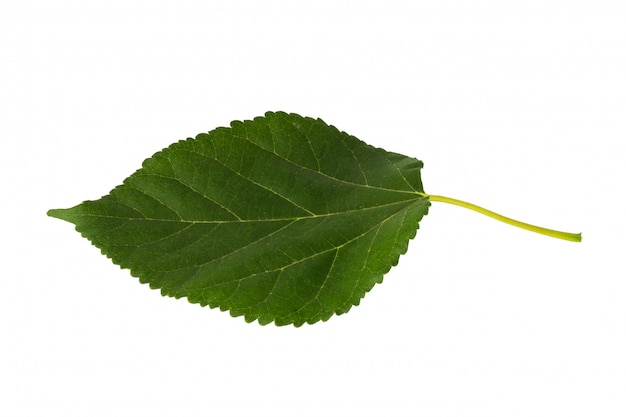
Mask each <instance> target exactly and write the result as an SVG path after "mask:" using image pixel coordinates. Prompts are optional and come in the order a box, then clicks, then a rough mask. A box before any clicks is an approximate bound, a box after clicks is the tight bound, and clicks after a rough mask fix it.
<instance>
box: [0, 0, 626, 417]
mask: <svg viewBox="0 0 626 417" xmlns="http://www.w3.org/2000/svg"><path fill="white" fill-rule="evenodd" d="M624 22H626V3H624V2H623V1H619V0H615V1H609V0H593V1H592V0H579V1H576V0H574V1H572V0H567V1H565V0H563V1H558V0H537V1H532V0H531V1H528V0H520V1H496V0H494V1H445V0H443V1H428V2H427V1H384V2H383V1H376V2H371V1H363V0H361V1H354V2H351V1H350V2H349V1H336V0H335V1H321V0H317V1H315V2H296V1H220V2H217V1H213V2H211V1H198V2H192V1H182V0H177V1H175V2H174V1H172V2H166V1H154V0H153V1H130V0H124V1H117V0H115V1H107V2H89V1H78V0H77V1H61V0H60V1H36V0H35V1H28V0H25V1H24V0H20V1H13V0H8V1H7V0H3V1H2V2H1V3H0V75H1V77H0V137H1V139H2V148H1V149H2V151H1V152H2V158H1V159H2V163H1V164H0V170H1V173H0V174H1V175H0V181H1V184H0V185H1V188H0V191H1V195H2V200H3V203H2V205H1V214H2V237H1V245H2V247H1V251H0V253H1V254H2V255H1V256H2V269H1V270H2V272H1V276H2V278H1V280H0V297H1V301H0V332H1V335H2V342H1V344H0V415H3V416H207V415H209V416H210V415H213V416H222V415H223V416H252V415H254V416H256V415H261V416H265V415H272V416H320V415H323V416H380V415H390V416H413V415H421V416H481V417H482V416H533V417H536V416H566V415H567V416H624V415H626V353H625V352H626V273H625V272H624V266H623V265H624V254H625V250H624V248H625V247H626V243H625V240H624V239H625V236H626V228H625V226H624V220H623V218H624V217H623V216H624V214H623V212H624V205H623V203H624V179H626V178H625V177H626V176H625V175H624V166H625V165H624V160H625V157H626V145H625V142H626V82H625V80H626V76H625V74H626V58H625V56H626V29H625V26H624V24H625V23H624ZM268 110H285V111H289V112H296V113H299V114H302V115H307V116H313V117H321V118H322V119H324V120H325V121H327V122H328V123H331V124H334V125H335V126H337V127H338V128H339V129H341V130H345V131H347V132H349V133H351V134H353V135H355V136H357V137H359V138H360V139H362V140H364V141H366V142H368V143H370V144H372V145H376V146H380V147H384V148H385V149H387V150H390V151H395V152H399V153H403V154H406V155H410V156H415V157H418V158H420V159H422V160H423V161H425V169H424V171H423V179H424V184H425V188H426V191H427V192H430V193H433V194H443V195H448V196H451V197H456V198H461V199H466V200H469V201H472V202H474V203H477V204H480V205H483V206H485V207H488V208H491V209H493V210H495V211H499V212H502V213H503V214H507V215H510V216H511V217H514V218H519V219H520V220H523V221H527V222H531V223H536V224H539V225H543V226H546V227H551V228H556V229H563V230H566V231H571V232H579V231H582V232H583V235H584V240H583V242H582V243H581V244H575V243H569V242H565V241H559V240H556V239H550V238H547V237H543V236H540V235H535V234H531V233H529V232H525V231H522V230H519V229H514V228H511V227H508V226H505V225H503V224H501V223H498V222H495V221H493V220H490V219H488V218H486V217H483V216H480V215H478V214H475V213H473V212H469V211H466V210H463V209H461V208H457V207H452V206H447V205H445V204H441V203H439V204H433V207H432V208H431V211H430V214H429V215H428V216H427V217H426V218H425V219H424V220H423V221H422V226H421V229H420V230H419V231H418V234H417V237H416V238H415V239H414V240H413V241H412V242H411V245H410V247H409V252H408V254H407V255H405V256H403V257H402V258H401V259H400V264H399V266H398V267H396V268H394V269H393V270H392V271H391V272H390V273H389V274H388V275H387V276H386V277H385V282H384V283H383V284H382V285H379V286H376V288H374V290H373V291H372V292H371V293H369V294H368V295H367V296H366V298H365V299H364V300H363V302H362V303H361V306H359V307H356V308H354V309H353V310H352V311H351V312H350V313H349V314H347V315H343V316H340V317H334V318H332V319H331V320H330V321H328V322H326V323H319V324H316V325H313V326H304V327H302V328H298V329H296V328H293V327H275V326H273V325H270V326H265V327H261V326H259V325H258V324H256V323H254V324H246V323H245V322H244V321H243V319H241V318H231V317H230V316H229V315H228V314H227V313H222V312H219V311H217V310H210V309H208V308H207V309H202V308H200V307H198V306H197V305H191V304H189V303H187V302H185V301H184V300H174V299H170V298H163V297H161V296H160V295H159V293H158V291H152V290H150V289H149V288H148V287H147V286H144V285H140V284H139V283H138V282H137V280H136V279H135V278H132V277H130V275H129V273H128V271H125V270H120V269H119V268H118V267H116V266H114V265H113V264H112V263H110V261H109V260H108V259H106V258H105V257H104V256H102V255H100V254H99V251H98V250H97V249H95V248H94V247H92V246H91V245H90V244H89V243H88V241H86V240H85V239H82V238H81V237H80V236H79V235H78V234H77V233H75V232H74V231H73V228H72V226H71V225H70V224H68V223H64V222H61V221H59V220H56V219H52V218H48V217H46V215H45V213H46V210H48V209H50V208H58V207H70V206H73V205H75V204H78V203H79V202H81V201H82V200H86V199H97V198H99V197H101V196H102V195H104V194H106V193H107V192H108V191H109V190H110V189H111V188H113V186H115V185H117V184H119V183H120V182H121V181H122V180H123V179H124V178H125V177H126V176H128V175H129V174H131V173H132V172H133V171H134V170H135V169H137V168H139V166H140V164H141V162H142V161H143V159H145V158H147V157H149V156H151V155H152V154H153V153H154V152H156V151H158V150H160V149H162V148H164V147H166V146H168V145H169V144H170V143H172V142H174V141H176V140H178V139H183V138H186V137H190V136H195V135H196V134H197V133H199V132H204V131H208V130H212V129H213V128H215V127H217V126H224V125H227V124H228V123H229V122H230V121H231V120H233V119H249V118H252V117H255V116H258V115H262V114H263V113H264V112H265V111H268Z"/></svg>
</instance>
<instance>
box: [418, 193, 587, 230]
mask: <svg viewBox="0 0 626 417" xmlns="http://www.w3.org/2000/svg"><path fill="white" fill-rule="evenodd" d="M424 196H425V197H428V199H429V200H430V201H440V202H442V203H448V204H452V205H455V206H459V207H465V208H467V209H470V210H474V211H476V212H478V213H480V214H484V215H485V216H488V217H491V218H492V219H496V220H499V221H501V222H504V223H506V224H510V225H511V226H516V227H519V228H522V229H525V230H530V231H531V232H535V233H540V234H542V235H546V236H550V237H555V238H557V239H563V240H569V241H570V242H580V241H582V234H581V233H568V232H560V231H558V230H552V229H546V228H545V227H539V226H534V225H532V224H528V223H524V222H520V221H518V220H513V219H511V218H509V217H506V216H503V215H501V214H498V213H494V212H493V211H491V210H487V209H485V208H482V207H480V206H477V205H476V204H472V203H468V202H465V201H461V200H457V199H455V198H450V197H443V196H440V195H430V194H424Z"/></svg>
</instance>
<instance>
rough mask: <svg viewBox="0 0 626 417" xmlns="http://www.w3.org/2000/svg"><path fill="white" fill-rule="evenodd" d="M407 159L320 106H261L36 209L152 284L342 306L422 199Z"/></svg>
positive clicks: (281, 303)
mask: <svg viewBox="0 0 626 417" xmlns="http://www.w3.org/2000/svg"><path fill="white" fill-rule="evenodd" d="M421 167H422V164H421V162H420V161H418V160H416V159H414V158H409V157H406V156H402V155H399V154H394V153H389V152H386V151H384V150H382V149H376V148H373V147H371V146H369V145H367V144H365V143H364V142H361V141H360V140H358V139H356V138H354V137H352V136H350V135H348V134H346V133H343V132H340V131H339V130H337V129H336V128H334V127H332V126H328V125H326V124H325V123H324V122H323V121H321V120H320V119H310V118H303V117H301V116H298V115H295V114H286V113H282V112H278V113H267V114H266V115H265V116H264V117H258V118H255V119H254V120H252V121H244V122H233V123H232V124H231V127H230V128H218V129H216V130H214V131H212V132H209V133H208V134H200V135H198V136H197V137H196V138H195V139H187V140H185V141H179V142H177V143H175V144H173V145H171V146H170V147H168V148H166V149H164V150H162V151H160V152H158V153H157V154H155V155H154V156H153V157H151V158H149V159H148V160H146V161H144V163H143V165H142V168H141V169H139V170H138V171H136V172H135V173H134V174H132V175H131V176H130V177H128V178H127V179H126V180H125V181H124V183H123V184H122V185H120V186H118V187H116V188H115V189H113V190H112V191H111V193H110V194H109V195H107V196H105V197H103V198H101V199H100V200H96V201H87V202H84V203H81V204H79V205H78V206H75V207H73V208H71V209H64V210H51V211H49V212H48V214H49V215H50V216H52V217H58V218H60V219H63V220H67V221H70V222H71V223H74V224H75V225H76V230H77V231H79V232H80V233H81V234H82V235H83V236H84V237H86V238H87V239H89V240H90V241H91V242H92V243H93V244H94V245H95V246H97V247H98V248H100V249H101V250H102V252H103V253H104V254H105V255H107V256H108V257H110V258H111V259H112V261H113V262H114V263H116V264H118V265H120V266H121V267H123V268H128V269H130V270H131V274H132V275H134V276H137V277H139V279H140V281H141V282H144V283H149V284H150V286H151V287H152V288H160V289H161V293H162V294H163V295H168V296H173V297H177V298H180V297H186V298H187V299H188V300H189V301H190V302H194V303H199V304H201V305H208V306H210V307H219V308H220V309H222V310H229V311H230V312H231V314H232V315H233V316H238V315H243V316H244V317H245V319H246V321H254V320H258V321H259V323H261V324H267V323H270V322H275V323H276V324H278V325H282V324H294V325H296V326H299V325H302V324H304V323H314V322H316V321H319V320H327V319H328V318H329V317H331V316H332V315H333V314H343V313H345V312H347V311H348V310H349V309H350V308H351V307H352V306H353V305H358V304H359V302H360V299H361V298H362V297H363V296H364V295H365V294H366V293H367V292H368V291H369V290H370V289H371V288H372V287H373V286H374V285H375V284H376V283H378V282H381V281H382V276H383V275H384V274H385V273H387V272H388V271H389V269H390V268H391V267H392V266H394V265H396V264H397V262H398V258H399V256H400V255H401V254H403V253H404V252H406V248H407V245H408V241H409V240H410V239H411V238H412V237H413V236H414V235H415V231H416V230H417V228H418V223H419V221H420V220H421V218H422V217H423V216H424V215H425V214H427V211H428V206H429V205H430V202H429V201H428V199H427V198H425V197H424V196H423V195H422V193H423V189H422V184H421V178H420V175H419V174H420V169H421Z"/></svg>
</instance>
